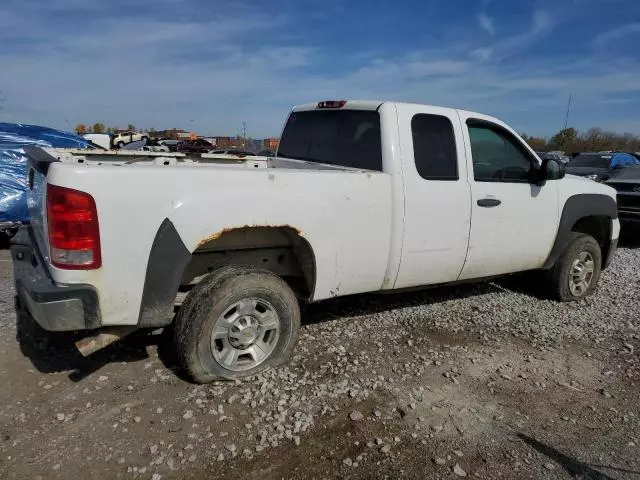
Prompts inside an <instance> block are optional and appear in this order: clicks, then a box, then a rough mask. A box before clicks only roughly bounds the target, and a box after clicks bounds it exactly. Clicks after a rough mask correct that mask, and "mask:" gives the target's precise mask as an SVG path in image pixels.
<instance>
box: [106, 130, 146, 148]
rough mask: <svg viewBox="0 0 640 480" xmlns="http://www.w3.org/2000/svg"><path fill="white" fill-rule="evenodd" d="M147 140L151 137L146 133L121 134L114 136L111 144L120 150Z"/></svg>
mask: <svg viewBox="0 0 640 480" xmlns="http://www.w3.org/2000/svg"><path fill="white" fill-rule="evenodd" d="M147 140H149V135H148V134H146V133H138V132H120V133H117V134H115V135H114V136H113V138H112V139H111V143H112V144H113V145H114V146H116V147H118V148H122V147H124V146H125V145H126V144H127V143H132V142H139V141H147Z"/></svg>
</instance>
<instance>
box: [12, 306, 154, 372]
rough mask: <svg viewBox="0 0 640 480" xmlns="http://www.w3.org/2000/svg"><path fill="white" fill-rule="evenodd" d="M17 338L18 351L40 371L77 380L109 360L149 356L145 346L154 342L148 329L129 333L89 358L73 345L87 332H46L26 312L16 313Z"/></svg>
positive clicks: (142, 358)
mask: <svg viewBox="0 0 640 480" xmlns="http://www.w3.org/2000/svg"><path fill="white" fill-rule="evenodd" d="M16 315H17V319H16V340H17V341H18V344H19V346H20V351H21V352H22V354H23V355H24V356H25V357H27V358H28V359H29V360H30V361H31V363H32V364H33V366H34V367H35V368H36V369H37V370H38V371H39V372H41V373H54V372H66V371H71V372H70V373H69V379H70V380H72V381H73V382H78V381H80V380H82V379H84V378H86V377H88V376H90V375H91V374H93V373H95V372H97V371H98V370H100V369H101V368H102V367H104V366H105V365H107V364H108V363H112V362H135V361H140V360H144V359H147V358H149V355H148V353H147V350H146V347H147V346H149V345H153V344H157V343H158V340H157V338H155V336H154V335H151V334H150V332H148V331H144V330H141V331H139V332H134V333H132V334H131V335H130V336H129V337H128V338H127V339H126V341H123V342H120V343H116V344H112V345H109V346H108V347H106V348H104V349H102V350H99V351H98V352H96V353H95V354H93V355H91V356H89V357H86V358H85V357H83V356H82V355H81V354H80V352H78V350H77V349H76V347H75V342H76V340H79V339H80V338H82V337H84V336H86V332H48V331H46V330H44V329H43V328H42V327H40V325H38V324H37V323H36V321H35V320H34V319H33V318H32V317H31V316H30V315H28V314H26V313H16Z"/></svg>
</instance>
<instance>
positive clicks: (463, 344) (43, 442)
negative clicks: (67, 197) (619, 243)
mask: <svg viewBox="0 0 640 480" xmlns="http://www.w3.org/2000/svg"><path fill="white" fill-rule="evenodd" d="M625 233H626V235H625V238H624V243H623V248H621V249H620V250H619V251H618V253H617V256H616V257H615V260H614V262H613V265H612V266H611V268H610V269H608V270H607V271H605V272H604V274H603V277H602V280H601V282H600V288H599V291H598V293H597V294H596V295H594V296H593V297H590V298H589V299H587V300H585V301H583V302H580V303H573V304H561V303H557V302H552V301H547V300H544V299H541V298H538V297H537V296H536V295H535V288H533V289H532V285H531V283H532V281H534V280H532V279H531V278H530V277H522V278H519V277H517V278H511V279H508V280H505V281H500V282H497V283H484V284H480V285H475V286H464V287H456V288H446V289H436V290H427V291H422V292H416V293H410V294H407V293H405V294H396V295H367V296H357V297H352V298H344V299H339V300H334V301H330V302H324V303H321V304H318V305H312V306H309V307H307V308H306V309H305V311H304V313H303V328H302V331H301V339H300V343H299V344H298V346H297V348H296V351H295V355H294V358H293V361H292V362H291V363H290V364H288V365H286V366H285V367H284V368H281V369H279V370H276V371H271V372H267V373H266V374H263V375H260V376H259V377H257V378H255V379H252V380H251V381H245V382H236V383H217V384H212V385H206V386H201V385H193V384H191V383H189V382H187V381H185V380H184V379H183V378H182V377H181V375H180V373H179V372H175V371H173V366H174V363H173V359H172V358H171V357H170V356H169V354H167V351H168V350H169V349H168V348H165V344H164V342H165V337H164V336H163V335H162V334H161V333H160V332H155V333H151V332H147V333H140V334H136V335H133V336H131V337H129V338H127V339H126V340H125V341H123V342H122V343H121V344H119V345H114V346H112V347H110V348H108V349H106V350H105V351H102V352H99V353H98V354H96V356H95V358H93V359H91V360H84V359H82V358H81V357H80V355H79V354H78V353H77V352H75V350H74V348H73V335H69V334H64V335H47V334H43V332H42V331H41V330H39V328H38V327H37V326H35V325H33V323H32V322H30V321H29V320H28V319H19V320H16V316H15V313H14V309H13V294H14V293H13V285H12V273H11V260H10V256H9V254H8V252H7V251H2V252H0V359H1V361H0V385H1V387H0V478H3V479H5V478H6V479H26V478H29V479H57V478H60V479H68V478H75V479H106V478H123V479H152V480H162V479H210V478H260V479H264V478H328V477H336V476H339V477H346V478H380V477H384V476H388V477H389V478H399V477H403V478H459V477H465V476H466V477H478V478H498V477H503V478H574V477H577V476H580V475H589V474H591V475H592V476H591V477H590V478H640V425H639V424H640V418H639V415H640V408H639V405H640V402H639V401H638V400H639V393H640V386H639V385H638V381H639V380H640V359H639V357H638V352H639V351H640V341H639V335H640V333H639V330H638V329H639V328H640V306H639V305H638V296H639V293H640V276H639V275H638V273H639V272H640V248H638V247H640V235H639V234H638V232H630V233H629V232H625ZM532 290H533V292H534V293H532ZM599 475H601V476H599ZM585 478H586V477H585Z"/></svg>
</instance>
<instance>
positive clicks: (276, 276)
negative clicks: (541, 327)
mask: <svg viewBox="0 0 640 480" xmlns="http://www.w3.org/2000/svg"><path fill="white" fill-rule="evenodd" d="M28 154H29V156H30V165H31V169H30V171H29V185H30V187H29V188H30V196H29V206H30V213H31V215H32V219H33V220H32V222H31V225H30V226H29V227H28V228H24V229H23V230H22V231H21V232H19V234H18V236H17V237H16V238H15V240H14V245H13V246H12V257H13V260H14V269H15V283H16V290H17V296H18V299H19V301H18V305H19V306H23V307H25V308H26V309H27V310H28V312H29V313H30V314H31V315H32V316H33V317H34V318H35V319H36V320H37V321H38V323H39V324H40V325H41V326H42V327H44V328H45V329H48V330H80V329H86V330H94V329H102V330H98V331H97V332H98V337H99V334H100V332H101V331H104V328H105V327H110V329H109V331H110V332H111V334H112V335H113V336H115V338H117V336H118V334H117V332H118V329H120V331H122V332H126V331H129V330H131V329H133V328H147V327H164V326H169V325H172V326H173V335H174V338H175V348H176V350H177V354H178V358H179V359H180V362H181V364H182V366H183V367H184V368H185V369H186V370H187V371H188V373H189V374H190V375H191V376H192V377H193V378H194V379H195V380H196V381H198V382H208V381H211V380H214V379H220V378H226V379H233V378H238V377H241V376H246V375H253V374H255V373H256V372H259V371H261V370H263V369H265V368H268V367H273V366H276V365H278V364H281V363H283V362H284V361H285V360H287V358H288V357H289V356H290V354H291V352H292V350H293V348H294V344H295V342H296V338H297V336H298V330H299V327H300V310H299V302H315V301H319V300H324V299H328V298H331V297H337V296H342V295H352V294H358V293H363V292H376V291H382V290H394V289H396V290H397V289H407V288H414V287H421V286H427V285H442V284H450V283H455V282H466V281H473V280H479V279H486V278H489V277H494V276H499V275H504V274H509V273H513V272H522V271H527V270H541V271H546V273H547V275H546V277H545V278H547V282H548V286H549V290H550V292H551V293H552V295H553V296H555V297H556V298H557V299H559V300H562V301H570V300H577V299H581V298H584V297H585V296H586V295H589V294H590V293H592V292H593V291H594V289H595V288H596V283H597V281H598V277H599V275H600V272H601V269H603V268H605V267H606V266H607V265H608V263H609V261H610V259H611V257H612V255H613V253H614V251H615V249H616V245H617V239H618V233H619V230H620V226H619V222H618V215H617V209H616V196H615V191H614V190H613V189H611V188H609V187H607V186H604V185H602V184H599V183H596V182H593V181H590V180H585V179H581V178H577V177H571V176H567V177H565V175H564V167H563V166H562V165H560V163H559V162H557V161H556V160H553V159H551V160H546V161H544V162H541V161H540V160H539V158H538V157H537V156H536V154H535V153H534V152H533V151H532V150H531V148H530V147H529V146H528V145H527V144H526V143H525V142H524V141H522V139H521V138H520V137H519V136H518V135H517V134H516V133H515V132H514V131H513V130H512V129H511V128H509V127H508V126H507V125H505V124H504V123H502V122H501V121H499V120H496V119H495V118H492V117H489V116H486V115H481V114H477V113H472V112H467V111H462V110H455V109H450V108H440V107H433V106H426V105H414V104H404V103H388V102H371V101H367V102H364V101H349V102H345V101H326V102H320V103H317V104H311V105H303V106H298V107H295V108H294V109H293V111H292V112H291V114H290V115H289V118H288V120H287V122H286V125H285V127H284V130H283V133H282V138H281V142H280V146H279V149H278V152H277V156H276V157H275V158H269V159H267V158H264V157H250V158H246V159H238V158H235V159H229V158H219V157H216V156H215V155H210V154H209V155H207V154H204V155H197V156H195V155H193V156H188V155H184V154H158V153H151V152H127V153H126V154H125V153H122V154H120V153H116V152H108V153H106V152H93V153H92V152H87V151H64V150H55V149H50V150H46V149H45V150H40V149H30V150H29V152H28ZM189 289H190V290H189ZM179 291H189V293H188V295H187V297H186V299H185V300H184V302H183V304H182V306H181V307H180V308H179V310H178V313H177V315H175V316H174V305H175V302H176V298H177V294H178V292H179ZM21 308H22V307H21ZM113 332H116V333H115V334H114V333H113ZM98 337H96V338H98ZM98 344H100V342H98Z"/></svg>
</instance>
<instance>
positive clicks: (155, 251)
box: [138, 218, 191, 328]
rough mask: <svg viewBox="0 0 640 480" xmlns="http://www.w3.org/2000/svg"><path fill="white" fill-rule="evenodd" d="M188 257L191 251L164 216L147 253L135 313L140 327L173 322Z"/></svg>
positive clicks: (160, 325) (158, 325)
mask: <svg viewBox="0 0 640 480" xmlns="http://www.w3.org/2000/svg"><path fill="white" fill-rule="evenodd" d="M190 260H191V252H190V251H189V250H188V249H187V247H186V246H185V244H184V242H183V241H182V238H180V234H179V233H178V231H177V230H176V227H175V226H174V225H173V223H172V222H171V220H169V219H168V218H165V219H164V221H163V222H162V224H161V225H160V228H158V232H157V233H156V237H155V239H154V240H153V245H152V246H151V252H150V253H149V260H148V262H147V273H146V275H145V278H144V288H143V290H142V301H141V303H140V315H139V316H138V326H139V327H141V328H146V327H164V326H166V325H169V324H170V323H171V322H172V320H173V307H174V302H175V299H176V294H177V292H178V288H179V287H180V282H181V281H182V274H183V273H184V269H185V268H186V266H187V264H188V263H189V261H190Z"/></svg>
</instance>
